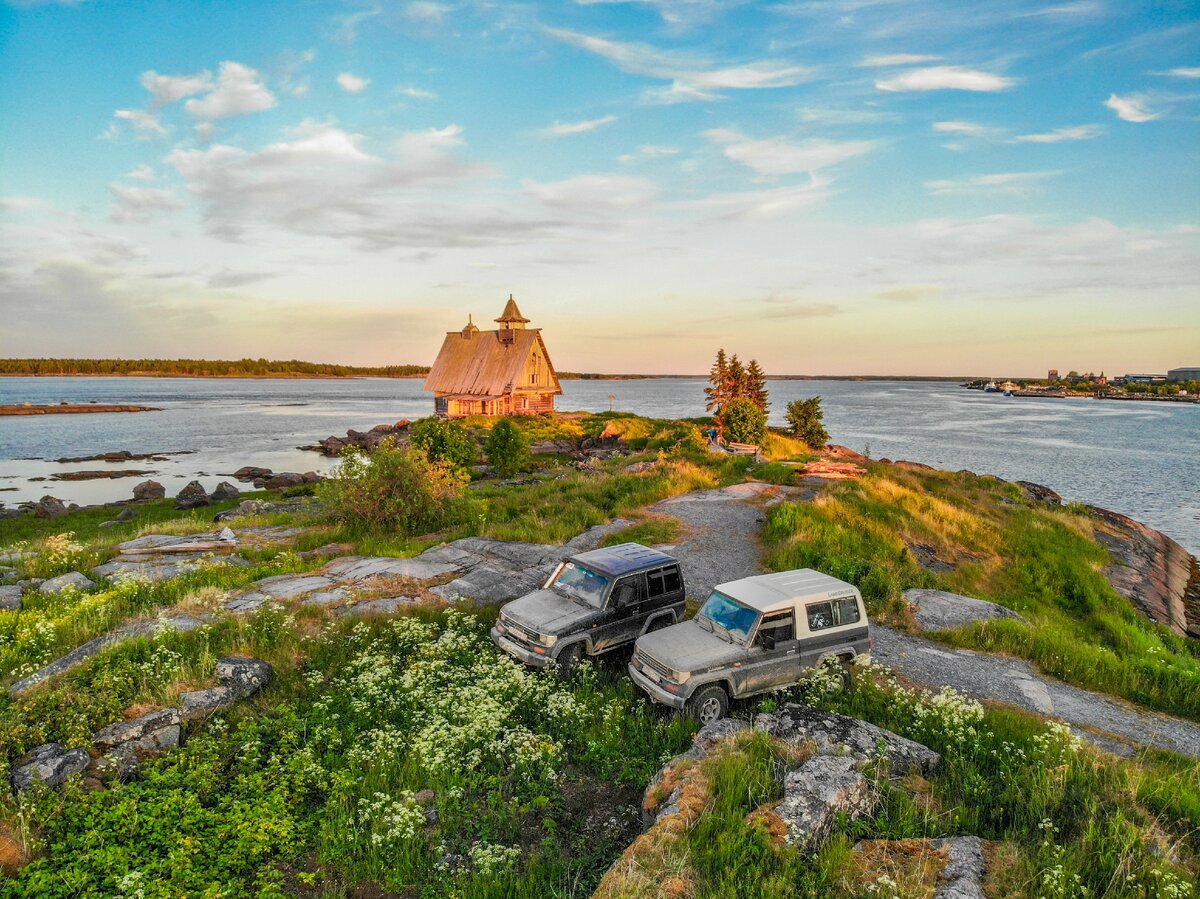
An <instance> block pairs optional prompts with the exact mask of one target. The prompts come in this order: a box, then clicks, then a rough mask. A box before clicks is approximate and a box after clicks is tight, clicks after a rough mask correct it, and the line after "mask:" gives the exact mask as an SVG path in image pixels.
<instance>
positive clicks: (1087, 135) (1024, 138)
mask: <svg viewBox="0 0 1200 899" xmlns="http://www.w3.org/2000/svg"><path fill="white" fill-rule="evenodd" d="M1103 133H1104V128H1103V126H1101V125H1072V126H1070V127H1067V128H1055V129H1054V130H1053V131H1045V132H1042V133H1040V134H1019V135H1017V136H1016V137H1014V138H1013V139H1012V143H1014V144H1061V143H1063V142H1064V141H1072V140H1091V139H1092V138H1094V137H1099V136H1100V135H1101V134H1103Z"/></svg>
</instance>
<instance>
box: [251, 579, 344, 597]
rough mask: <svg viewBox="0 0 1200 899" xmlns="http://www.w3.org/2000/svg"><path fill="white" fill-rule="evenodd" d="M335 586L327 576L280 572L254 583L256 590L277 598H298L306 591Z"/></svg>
mask: <svg viewBox="0 0 1200 899" xmlns="http://www.w3.org/2000/svg"><path fill="white" fill-rule="evenodd" d="M334 586H336V584H335V583H334V582H333V581H332V580H330V579H329V578H327V577H321V576H320V575H303V574H279V575H275V576H274V577H269V578H264V579H263V580H261V581H256V582H255V583H254V584H253V587H254V590H255V591H256V592H258V593H265V594H267V595H268V596H274V597H275V598H276V599H296V598H298V597H301V596H304V595H305V594H306V593H312V592H313V591H315V590H328V589H330V588H332V587H334Z"/></svg>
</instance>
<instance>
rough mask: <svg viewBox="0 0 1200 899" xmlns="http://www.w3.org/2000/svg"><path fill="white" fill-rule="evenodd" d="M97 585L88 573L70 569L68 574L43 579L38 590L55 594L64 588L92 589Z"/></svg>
mask: <svg viewBox="0 0 1200 899" xmlns="http://www.w3.org/2000/svg"><path fill="white" fill-rule="evenodd" d="M95 586H96V584H95V583H94V582H93V581H92V580H91V578H89V577H88V576H87V575H85V574H80V573H79V572H78V571H68V572H67V573H66V574H60V575H59V576H58V577H52V578H48V579H46V580H44V581H42V582H41V583H40V584H39V585H38V592H39V593H42V594H44V595H46V596H55V595H57V594H59V593H62V592H63V591H64V590H91V589H92V588H93V587H95Z"/></svg>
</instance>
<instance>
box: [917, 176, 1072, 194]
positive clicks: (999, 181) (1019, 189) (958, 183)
mask: <svg viewBox="0 0 1200 899" xmlns="http://www.w3.org/2000/svg"><path fill="white" fill-rule="evenodd" d="M1057 174H1058V172H1056V171H1046V172H998V173H995V174H991V175H973V176H971V177H969V178H959V179H945V180H937V181H926V182H925V189H926V190H928V191H929V192H930V193H931V194H935V195H937V194H956V193H958V194H961V193H984V192H986V193H1024V192H1026V191H1028V190H1029V189H1030V188H1032V187H1033V186H1035V185H1036V184H1038V183H1039V182H1041V181H1044V180H1045V179H1047V178H1052V177H1054V176H1055V175H1057Z"/></svg>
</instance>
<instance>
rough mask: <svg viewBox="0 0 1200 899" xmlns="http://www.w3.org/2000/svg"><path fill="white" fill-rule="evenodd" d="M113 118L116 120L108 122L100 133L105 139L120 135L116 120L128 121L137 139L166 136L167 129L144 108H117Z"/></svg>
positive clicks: (113, 138) (112, 138)
mask: <svg viewBox="0 0 1200 899" xmlns="http://www.w3.org/2000/svg"><path fill="white" fill-rule="evenodd" d="M113 118H114V119H116V121H114V122H110V123H109V126H108V130H107V131H105V132H104V133H103V134H102V135H101V137H103V138H105V139H106V140H115V139H116V138H117V137H118V136H120V133H121V132H120V129H119V128H118V127H117V122H128V123H129V125H130V126H131V127H132V128H133V133H134V135H135V136H136V137H137V139H138V140H153V139H154V138H157V137H166V136H167V129H166V127H164V126H163V124H162V122H160V121H159V120H158V117H157V116H156V115H154V113H152V112H147V111H146V110H144V109H118V110H116V111H115V112H114V113H113Z"/></svg>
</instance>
